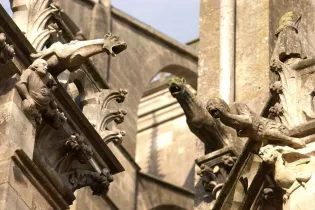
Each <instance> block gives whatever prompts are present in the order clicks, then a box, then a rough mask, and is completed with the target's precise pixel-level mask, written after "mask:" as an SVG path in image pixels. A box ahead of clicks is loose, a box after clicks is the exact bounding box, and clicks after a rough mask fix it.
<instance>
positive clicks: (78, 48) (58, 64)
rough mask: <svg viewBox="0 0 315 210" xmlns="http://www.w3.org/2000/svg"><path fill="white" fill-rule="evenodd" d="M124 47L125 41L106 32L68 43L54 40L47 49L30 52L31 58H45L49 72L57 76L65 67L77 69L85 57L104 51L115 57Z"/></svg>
mask: <svg viewBox="0 0 315 210" xmlns="http://www.w3.org/2000/svg"><path fill="white" fill-rule="evenodd" d="M126 48H127V44H126V43H125V42H121V41H119V38H118V37H117V36H112V35H111V34H110V33H108V34H106V35H105V37H104V39H94V40H87V41H78V40H75V41H71V42H70V43H68V44H62V43H61V42H56V43H54V44H52V45H51V46H50V47H49V48H48V49H45V50H42V51H40V52H38V53H35V54H31V58H32V59H38V58H42V59H44V60H46V61H47V63H48V67H49V71H50V73H51V74H52V75H53V76H57V75H59V74H60V73H61V72H63V71H65V70H66V69H68V70H69V71H71V72H72V71H75V70H77V69H78V68H79V67H80V66H81V65H82V64H83V62H84V61H85V60H86V59H87V58H89V57H91V56H93V55H96V54H98V53H102V52H106V53H107V54H108V55H112V56H114V57H115V56H116V55H117V54H119V53H121V52H122V51H124V50H125V49H126Z"/></svg>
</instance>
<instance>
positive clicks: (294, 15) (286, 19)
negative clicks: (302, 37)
mask: <svg viewBox="0 0 315 210" xmlns="http://www.w3.org/2000/svg"><path fill="white" fill-rule="evenodd" d="M301 17H302V16H301V14H300V13H298V12H294V11H291V12H287V13H285V14H284V15H283V16H282V17H281V19H280V21H279V28H278V29H277V30H276V35H278V34H279V33H280V32H281V31H282V30H283V29H284V28H286V27H291V28H293V29H295V30H296V31H298V27H299V23H300V21H301Z"/></svg>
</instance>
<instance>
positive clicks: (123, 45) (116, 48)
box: [110, 42, 127, 57]
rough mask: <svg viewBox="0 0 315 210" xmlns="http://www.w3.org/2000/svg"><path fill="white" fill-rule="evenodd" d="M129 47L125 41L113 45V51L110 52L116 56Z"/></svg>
mask: <svg viewBox="0 0 315 210" xmlns="http://www.w3.org/2000/svg"><path fill="white" fill-rule="evenodd" d="M125 49H127V44H126V43H125V42H122V43H120V44H118V45H115V46H113V47H112V52H111V53H110V54H111V55H112V56H113V57H115V56H116V55H117V54H119V53H121V52H122V51H124V50H125Z"/></svg>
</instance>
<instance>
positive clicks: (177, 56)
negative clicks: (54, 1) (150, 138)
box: [61, 1, 197, 157]
mask: <svg viewBox="0 0 315 210" xmlns="http://www.w3.org/2000/svg"><path fill="white" fill-rule="evenodd" d="M87 2H90V1H84V2H81V3H79V2H78V1H66V2H65V1H63V2H62V3H61V5H62V8H63V9H64V11H65V13H66V14H67V15H68V16H70V17H71V18H72V19H73V21H74V22H75V23H76V24H77V25H79V26H80V27H82V30H83V32H85V33H86V34H88V35H87V37H90V36H89V35H90V33H89V32H90V28H93V27H94V26H93V24H99V22H101V21H104V27H107V26H106V24H105V23H106V16H105V15H103V18H101V19H100V17H102V14H103V12H104V10H106V8H105V7H104V6H102V5H98V4H95V5H94V4H91V3H87ZM91 5H92V6H91ZM81 7H84V8H81ZM96 7H98V9H97V11H98V12H97V11H96ZM93 11H94V13H93ZM91 17H93V18H94V19H96V17H98V18H99V19H98V21H91ZM111 20H112V23H111V31H112V34H114V35H118V36H119V37H120V39H121V40H123V41H125V42H126V43H127V44H128V50H126V51H125V52H123V53H122V54H120V55H119V56H117V57H116V58H111V59H109V60H107V56H106V55H101V56H102V58H103V61H104V60H106V61H108V63H107V62H105V63H103V62H102V63H103V64H102V65H99V64H97V63H98V62H99V59H97V60H96V59H95V58H93V59H94V62H95V63H96V66H97V67H99V68H98V69H99V70H100V71H101V76H102V77H103V78H104V79H105V80H107V81H108V82H109V84H110V85H111V86H112V87H113V88H124V89H127V90H129V95H132V97H129V98H127V100H126V102H125V103H124V107H123V108H124V109H126V110H127V111H128V115H127V117H126V118H125V123H124V129H125V130H126V132H127V135H126V138H125V141H124V143H123V145H124V147H125V148H126V149H127V150H128V152H129V153H130V154H131V155H132V156H133V157H135V145H136V134H137V128H136V125H137V110H138V105H139V102H140V99H141V97H142V94H143V92H144V90H145V89H146V87H147V86H148V85H149V82H150V81H151V79H152V78H153V77H154V76H155V75H156V74H157V73H158V72H160V71H167V72H171V73H173V74H175V75H179V76H181V75H184V74H186V75H195V74H196V73H197V54H196V52H195V51H194V50H191V49H190V48H188V47H185V46H184V45H182V44H180V43H178V42H176V41H175V40H173V39H170V38H168V37H167V36H165V35H163V34H161V33H159V32H157V31H156V30H154V29H153V28H151V27H149V26H147V25H145V24H143V23H141V22H140V21H137V20H135V19H134V18H132V17H130V16H128V15H127V14H124V13H123V12H121V11H119V10H117V9H115V8H112V12H111ZM83 22H84V23H83ZM102 31H103V29H101V32H102ZM101 32H97V34H98V35H99V36H100V37H101V36H102V35H101ZM95 34H96V33H94V34H93V36H92V38H95V36H96V35H95ZM100 37H98V38H100ZM107 65H109V66H107Z"/></svg>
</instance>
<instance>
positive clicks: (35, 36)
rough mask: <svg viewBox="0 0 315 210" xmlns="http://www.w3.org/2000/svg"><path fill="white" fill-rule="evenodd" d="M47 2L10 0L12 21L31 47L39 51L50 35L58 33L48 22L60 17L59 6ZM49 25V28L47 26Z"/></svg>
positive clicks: (40, 0)
mask: <svg viewBox="0 0 315 210" xmlns="http://www.w3.org/2000/svg"><path fill="white" fill-rule="evenodd" d="M50 2H51V1H49V0H25V1H19V0H11V6H12V8H11V9H12V11H13V19H14V21H15V22H16V24H17V25H18V26H19V28H20V29H21V30H22V32H24V33H25V36H26V38H27V39H28V40H29V41H30V43H31V44H32V45H33V47H34V48H35V49H36V50H37V51H40V50H42V48H43V47H44V44H45V42H46V41H47V40H48V39H49V37H50V35H51V34H55V35H57V34H58V33H59V29H58V26H57V25H56V24H53V23H51V24H50V25H49V21H50V20H51V17H52V16H54V15H56V16H58V15H60V12H61V9H60V5H59V4H58V3H56V2H53V3H50ZM48 25H49V26H48Z"/></svg>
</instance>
